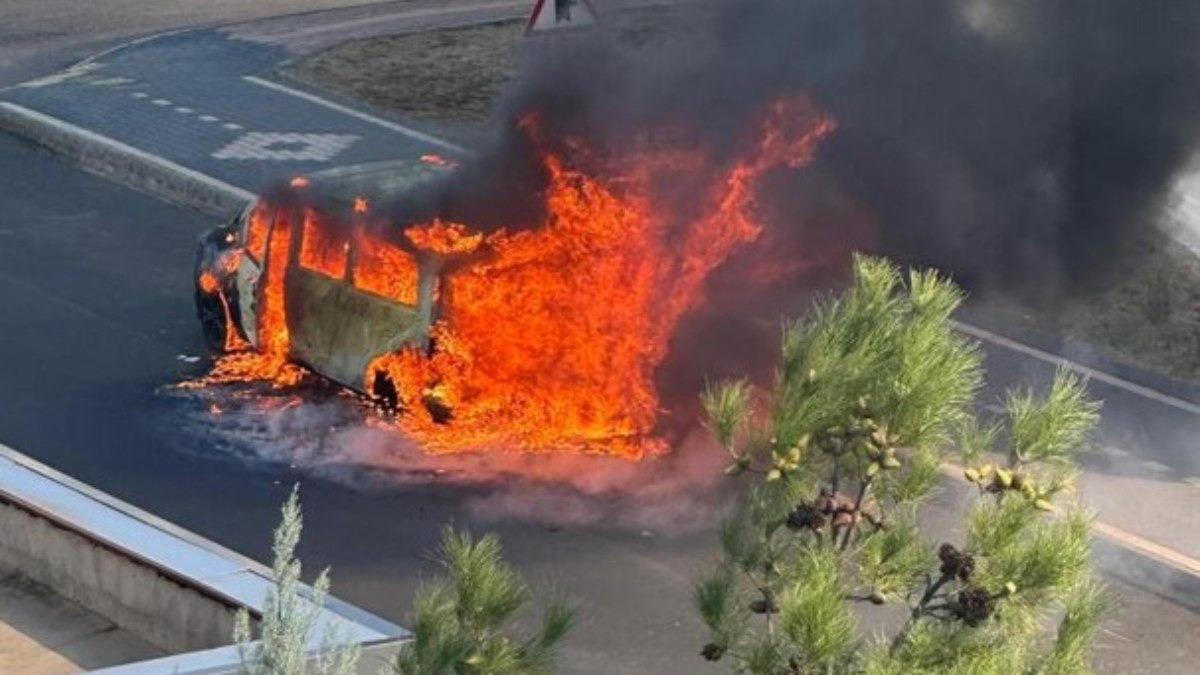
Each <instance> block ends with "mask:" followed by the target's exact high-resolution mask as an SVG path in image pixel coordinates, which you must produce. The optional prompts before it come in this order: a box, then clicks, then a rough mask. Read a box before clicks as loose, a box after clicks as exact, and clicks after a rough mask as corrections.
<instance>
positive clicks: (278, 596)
mask: <svg viewBox="0 0 1200 675" xmlns="http://www.w3.org/2000/svg"><path fill="white" fill-rule="evenodd" d="M303 527H304V519H303V517H302V515H301V513H300V494H299V489H298V488H293V489H292V493H291V495H289V496H288V499H287V501H286V502H284V504H283V512H282V522H281V523H280V524H279V527H278V528H277V529H276V530H275V545H274V546H273V547H272V553H273V554H274V562H273V564H272V566H271V574H272V576H273V577H274V579H275V587H274V588H273V589H272V590H271V591H269V592H268V594H267V599H266V602H265V603H264V605H263V615H262V621H261V623H260V625H259V626H258V631H257V638H258V640H257V641H255V637H256V636H255V634H254V631H253V630H252V628H251V622H250V614H249V612H247V611H246V610H245V609H244V608H243V609H242V610H241V611H239V612H238V615H237V624H236V626H235V628H234V633H233V640H234V642H235V643H237V645H238V652H239V654H240V656H241V662H242V667H241V672H242V673H244V675H354V673H356V672H358V671H357V667H358V659H359V654H360V650H359V647H358V645H357V644H353V643H349V642H347V641H345V640H344V639H343V637H344V636H342V635H340V634H339V633H338V632H337V631H336V630H333V629H329V630H327V631H326V632H325V634H324V637H323V639H322V642H321V643H319V645H318V646H319V647H320V649H319V650H317V651H316V652H315V653H313V652H312V649H311V647H312V645H310V644H309V638H310V636H312V635H313V634H314V630H313V629H314V628H316V625H317V619H318V618H319V617H320V613H321V608H322V606H323V605H324V601H325V597H326V596H327V595H328V594H329V570H328V569H326V570H323V571H322V572H321V573H320V574H319V575H318V576H317V579H316V581H315V582H313V584H312V591H311V593H309V594H308V595H307V597H305V596H303V595H301V581H300V575H301V572H302V571H303V568H302V566H301V564H300V561H299V560H298V559H297V558H296V546H297V545H298V544H299V543H300V532H301V530H302V529H303Z"/></svg>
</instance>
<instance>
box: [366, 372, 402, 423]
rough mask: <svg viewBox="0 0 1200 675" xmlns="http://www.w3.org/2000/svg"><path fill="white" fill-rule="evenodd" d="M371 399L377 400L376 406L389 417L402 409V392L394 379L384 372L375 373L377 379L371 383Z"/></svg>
mask: <svg viewBox="0 0 1200 675" xmlns="http://www.w3.org/2000/svg"><path fill="white" fill-rule="evenodd" d="M371 397H372V398H374V399H375V405H377V406H379V409H380V410H382V411H383V412H385V413H387V414H389V415H395V414H396V411H397V410H398V409H399V407H400V391H399V390H397V389H396V383H395V382H393V381H392V377H391V376H390V375H388V374H387V373H385V372H383V371H382V370H377V371H375V378H374V379H373V380H372V382H371Z"/></svg>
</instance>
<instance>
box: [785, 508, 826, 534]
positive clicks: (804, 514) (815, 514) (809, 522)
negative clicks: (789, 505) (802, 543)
mask: <svg viewBox="0 0 1200 675" xmlns="http://www.w3.org/2000/svg"><path fill="white" fill-rule="evenodd" d="M787 526H788V529H791V530H806V529H807V530H812V531H814V532H816V531H818V530H820V529H821V528H823V527H825V514H823V513H821V511H820V510H819V509H818V508H817V507H815V506H813V505H812V504H808V503H801V504H800V505H799V506H797V507H796V508H795V509H794V510H793V511H792V512H791V513H789V514H788V519H787Z"/></svg>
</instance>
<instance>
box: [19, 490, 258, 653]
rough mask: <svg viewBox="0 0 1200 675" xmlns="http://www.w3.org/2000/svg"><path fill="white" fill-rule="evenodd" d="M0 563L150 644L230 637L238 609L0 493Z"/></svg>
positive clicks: (203, 644)
mask: <svg viewBox="0 0 1200 675" xmlns="http://www.w3.org/2000/svg"><path fill="white" fill-rule="evenodd" d="M0 532H2V533H3V536H0V567H3V568H9V569H11V570H15V571H17V572H20V573H21V574H23V575H24V576H26V577H28V578H30V579H33V580H34V581H38V582H40V583H43V584H45V585H47V586H50V587H51V588H53V589H54V590H55V592H56V593H58V594H59V595H61V596H63V597H64V598H67V599H68V600H71V601H73V602H75V603H77V604H79V605H82V606H83V607H85V608H87V609H89V610H91V611H93V612H96V613H97V614H100V615H101V616H104V617H107V618H108V619H110V620H111V621H112V622H113V623H115V624H117V625H118V626H120V627H121V628H124V629H126V630H128V631H130V632H132V633H134V634H136V635H138V636H139V637H141V638H142V639H144V640H146V641H147V642H149V643H151V644H152V645H154V646H156V647H158V648H160V649H162V650H164V651H166V652H168V653H179V652H188V651H194V650H199V649H208V648H211V647H217V646H220V645H226V644H229V642H230V641H231V637H230V636H231V635H232V632H233V622H234V615H235V612H236V608H235V606H234V604H233V603H231V602H228V601H224V600H223V599H219V598H217V597H214V596H212V595H208V594H204V593H201V592H199V591H197V590H196V589H195V588H193V587H189V586H186V585H184V584H182V583H180V581H179V580H177V579H174V578H171V577H170V576H168V575H167V574H164V573H163V572H162V571H160V570H158V569H156V568H154V567H151V566H149V565H147V564H144V563H143V562H140V561H139V560H137V559H136V558H135V557H133V556H131V555H129V554H128V553H126V552H123V551H118V550H116V549H115V548H113V547H110V546H106V545H103V544H101V543H99V542H97V541H95V540H93V539H91V538H88V537H87V536H85V535H84V534H81V533H79V532H77V531H74V530H73V529H70V528H69V527H67V526H64V525H63V524H60V523H56V522H53V521H52V520H50V519H48V518H46V517H44V516H42V515H41V514H38V513H35V512H34V511H32V510H30V509H27V508H25V507H23V506H21V505H19V504H15V503H13V502H12V501H9V500H8V499H6V498H5V495H3V494H2V493H0Z"/></svg>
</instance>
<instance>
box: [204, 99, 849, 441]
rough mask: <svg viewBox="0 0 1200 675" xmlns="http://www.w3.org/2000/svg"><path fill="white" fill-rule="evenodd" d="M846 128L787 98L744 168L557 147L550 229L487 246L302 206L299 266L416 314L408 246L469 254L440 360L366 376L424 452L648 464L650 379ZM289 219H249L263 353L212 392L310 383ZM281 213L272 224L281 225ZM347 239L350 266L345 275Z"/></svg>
mask: <svg viewBox="0 0 1200 675" xmlns="http://www.w3.org/2000/svg"><path fill="white" fill-rule="evenodd" d="M519 126H520V128H521V129H522V130H524V132H525V133H527V134H529V136H530V138H531V140H532V141H534V143H535V145H537V146H538V147H542V148H546V147H547V146H548V145H550V144H549V143H547V142H545V141H546V139H544V138H542V133H543V132H542V129H541V126H540V124H539V120H538V118H537V116H536V115H533V114H528V115H525V116H523V117H522V118H521V121H520V125H519ZM834 126H835V124H834V122H833V120H831V119H829V118H827V117H824V116H822V115H820V114H818V113H817V112H816V111H814V110H813V109H812V107H811V106H810V105H809V104H808V103H807V101H806V100H804V99H790V100H783V101H779V102H777V103H775V104H773V105H771V106H769V107H768V108H767V109H766V110H765V111H764V114H763V115H762V118H761V120H759V123H758V124H757V125H756V126H755V128H754V129H751V130H749V131H751V132H752V133H751V134H750V136H748V138H749V139H750V140H749V141H748V142H747V144H746V148H745V150H744V152H742V153H741V154H740V155H739V156H738V157H737V158H736V159H733V160H729V159H722V158H719V157H714V156H712V155H711V154H710V153H709V152H707V151H706V150H705V149H703V148H694V149H688V150H686V151H679V150H663V149H661V148H660V147H657V146H655V145H654V144H653V143H652V142H651V140H650V139H651V138H652V136H653V135H650V134H648V135H647V136H646V141H645V143H644V144H643V145H644V147H643V149H642V150H641V151H638V152H633V153H629V154H627V155H624V156H619V157H608V158H604V155H603V153H598V152H596V149H595V148H591V147H589V146H588V144H587V143H586V142H584V141H583V140H581V139H565V141H564V142H562V143H558V144H555V147H562V148H565V149H564V150H563V151H550V150H548V149H543V150H542V162H543V164H544V167H545V170H546V173H547V175H548V176H549V181H548V185H547V187H546V189H545V192H544V194H543V195H542V196H541V198H542V199H544V202H545V203H544V206H545V209H544V212H545V214H546V215H545V217H544V219H543V221H542V222H539V223H517V225H521V226H522V227H519V228H514V229H511V230H501V231H498V232H494V233H492V234H490V235H487V236H484V235H483V234H481V233H478V232H475V231H474V230H473V229H472V228H471V227H469V224H466V223H454V222H447V221H443V220H439V219H434V220H431V221H429V222H426V223H418V224H412V225H409V226H407V227H404V228H403V229H401V230H396V229H395V225H396V224H385V225H384V226H382V227H380V226H376V227H368V223H367V222H366V219H365V218H362V217H359V218H356V219H354V220H355V222H353V223H352V227H350V228H349V229H348V230H347V232H346V233H343V234H338V233H336V232H334V231H333V230H334V229H335V228H334V227H332V226H330V225H328V224H326V223H323V222H322V219H321V218H320V217H319V216H317V215H316V214H315V213H314V212H313V211H311V210H306V211H305V212H304V214H303V219H302V227H303V229H302V230H301V231H303V232H304V233H305V242H304V246H302V249H303V250H301V251H300V254H299V258H300V264H301V265H304V266H308V267H311V268H314V269H319V270H322V271H324V272H326V273H327V274H330V275H332V276H334V277H344V278H347V279H348V281H351V282H352V283H353V284H354V285H355V286H357V287H358V288H360V289H363V290H367V291H370V292H372V293H377V294H379V295H382V296H385V297H388V298H391V299H393V300H396V301H398V302H402V303H405V304H409V305H414V304H416V302H417V291H418V278H419V273H418V270H419V265H418V261H417V259H416V258H415V257H414V256H413V255H412V254H410V253H408V252H407V251H406V250H404V247H403V246H400V245H398V243H397V242H396V241H395V239H394V238H395V237H398V236H400V235H402V236H403V237H404V238H406V239H407V240H408V242H409V243H411V244H412V246H413V247H415V248H416V249H417V251H418V254H417V255H418V256H420V257H422V258H428V259H430V260H432V261H435V262H436V261H437V260H438V259H439V258H444V257H451V256H461V255H464V254H472V256H473V259H472V261H471V263H470V264H461V265H454V266H452V267H448V268H446V269H447V271H446V272H445V273H444V275H443V277H442V279H441V283H440V286H439V287H437V288H435V289H434V292H435V293H436V294H437V295H438V296H439V298H440V302H439V306H438V310H437V311H438V317H439V320H438V321H437V322H436V323H434V324H433V326H431V327H430V329H429V337H430V343H431V345H432V348H431V349H430V350H429V351H428V352H425V351H419V350H418V349H417V348H408V349H403V350H400V351H398V352H394V353H389V354H385V355H383V356H380V357H378V358H377V359H375V360H374V361H373V362H372V363H371V364H370V365H369V366H368V367H367V370H366V372H365V373H364V382H365V384H366V390H367V391H372V390H373V385H374V383H375V382H376V379H377V378H378V377H381V376H383V375H386V376H387V377H388V378H389V379H390V380H391V383H392V385H393V386H394V387H395V388H396V390H397V396H398V398H399V401H398V403H399V404H400V407H401V408H402V409H403V414H402V415H401V416H400V417H399V418H398V419H399V424H400V425H401V426H402V427H403V429H404V430H405V431H406V432H408V433H409V434H411V435H412V436H414V437H415V438H416V439H418V440H419V441H420V442H421V444H422V446H423V447H424V448H425V449H426V450H428V451H429V452H433V453H449V452H459V451H466V450H481V449H505V450H524V451H534V452H540V451H573V452H583V453H604V454H611V455H616V456H621V457H626V458H640V457H643V456H645V455H647V454H653V453H657V452H660V451H662V450H664V449H665V447H664V444H663V442H662V441H661V440H659V439H657V438H656V437H655V436H654V429H655V423H656V420H657V417H658V414H659V412H660V406H659V400H658V394H657V391H656V390H655V387H654V373H655V370H656V368H657V367H658V366H659V365H660V364H661V363H662V362H663V360H664V359H665V357H666V355H667V351H668V346H669V341H670V338H671V335H672V333H673V331H674V329H675V326H676V324H677V323H678V321H679V319H680V318H681V316H682V315H683V314H684V313H685V312H687V311H689V310H691V309H693V308H695V307H696V306H697V305H699V304H700V303H702V302H703V291H704V283H705V279H706V278H707V277H708V275H709V274H710V273H711V272H712V271H713V270H714V269H715V268H716V267H717V266H719V265H720V264H721V263H722V262H724V261H725V260H726V259H727V258H728V257H729V256H730V255H732V253H733V252H734V251H735V250H737V249H738V248H739V247H741V246H743V245H745V244H747V243H749V242H752V241H754V240H756V239H757V238H758V237H759V236H760V235H761V233H762V231H763V224H762V222H761V221H760V220H759V218H758V216H757V214H756V206H757V204H756V201H757V189H758V183H759V179H760V178H761V177H762V176H763V175H764V173H765V172H768V171H770V170H772V169H775V168H778V167H800V166H803V165H804V164H806V163H808V162H809V161H810V160H811V158H812V155H813V153H814V152H815V150H816V148H817V146H818V144H819V143H820V141H821V139H823V138H824V137H825V136H826V135H828V134H829V133H831V132H832V131H833V129H834ZM560 140H562V139H560ZM597 158H603V159H601V160H598V159H597ZM423 159H425V160H426V161H433V160H431V159H428V158H423ZM584 164H586V165H587V166H589V167H592V168H589V169H588V170H586V171H585V170H584V169H582V168H580V167H581V165H584ZM595 167H599V168H595ZM666 178H669V179H670V182H671V183H673V184H677V185H679V186H686V187H689V188H690V187H693V186H694V187H696V188H697V189H695V190H694V192H695V195H696V196H695V202H696V208H694V209H689V210H688V213H687V214H686V215H682V214H679V213H676V212H675V211H677V209H673V208H670V207H667V206H665V205H664V204H663V201H662V197H661V196H660V194H659V188H660V187H661V185H662V184H663V182H664V179H666ZM689 194H691V193H690V192H689ZM368 209H369V204H368V203H367V200H366V199H365V198H362V197H359V198H356V199H355V200H354V211H355V212H356V213H359V214H363V213H366V212H367V210H368ZM291 210H292V208H291V207H288V208H283V207H279V208H276V207H274V206H272V205H267V204H265V203H262V204H260V205H259V207H258V208H256V209H255V211H254V212H253V214H252V216H251V222H250V225H249V234H248V236H247V242H246V250H247V251H248V253H249V254H250V255H252V256H254V257H256V258H257V259H258V260H265V271H264V274H263V277H262V279H261V280H260V282H259V295H258V297H257V301H258V311H257V317H258V335H257V349H258V351H257V352H239V353H233V354H228V355H226V356H225V357H223V358H222V359H221V360H220V361H219V362H218V363H217V365H216V367H215V368H214V370H213V372H212V373H210V375H209V376H208V377H207V378H206V380H205V381H206V382H214V381H215V382H220V381H232V380H245V379H263V380H270V381H273V382H275V383H276V384H277V385H281V386H283V385H287V384H290V383H293V382H295V381H298V379H299V378H300V377H302V376H303V371H302V370H301V369H300V368H298V367H296V366H290V365H288V363H287V358H288V350H289V333H288V328H287V317H286V316H285V307H284V302H283V295H284V294H283V277H284V273H285V270H286V268H287V264H288V259H287V256H288V245H289V243H290V241H291V236H292V231H291V229H290V227H289V225H288V224H289V223H290V222H291ZM272 214H274V216H272ZM272 217H274V218H275V219H276V220H275V223H276V226H275V227H273V228H268V227H267V224H268V223H269V222H270V219H271V218H272ZM268 229H269V232H270V234H269V235H268V234H267V232H268ZM348 241H349V242H352V244H353V246H352V249H353V250H354V252H355V253H354V255H355V260H354V262H353V265H352V268H351V269H349V270H347V265H349V264H350V263H349V262H348V261H347V256H346V243H347V242H348Z"/></svg>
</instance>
